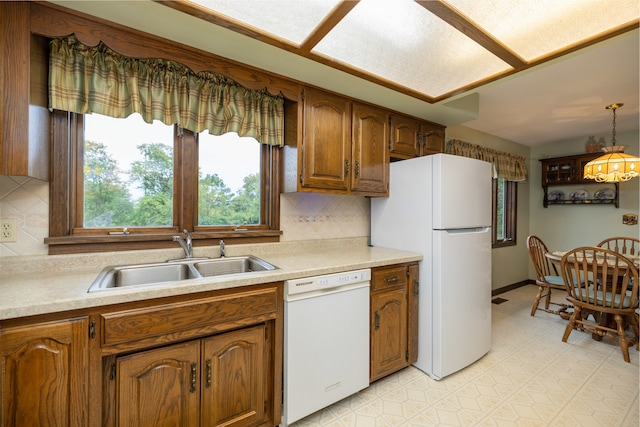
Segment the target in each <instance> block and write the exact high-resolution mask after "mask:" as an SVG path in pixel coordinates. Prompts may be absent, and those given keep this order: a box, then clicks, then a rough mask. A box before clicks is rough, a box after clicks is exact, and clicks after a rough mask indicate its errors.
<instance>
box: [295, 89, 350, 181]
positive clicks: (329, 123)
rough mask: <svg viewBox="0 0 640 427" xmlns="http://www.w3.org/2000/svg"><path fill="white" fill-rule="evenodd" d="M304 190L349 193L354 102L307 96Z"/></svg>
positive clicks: (309, 93) (318, 94)
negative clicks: (352, 103)
mask: <svg viewBox="0 0 640 427" xmlns="http://www.w3.org/2000/svg"><path fill="white" fill-rule="evenodd" d="M304 96H305V98H304V126H303V137H302V144H303V150H302V177H301V181H302V187H308V188H316V189H326V190H343V191H345V192H346V191H348V189H349V171H350V169H351V167H352V165H351V158H350V156H351V102H350V101H349V100H347V99H345V98H342V97H339V96H336V95H332V94H329V93H323V92H318V91H314V90H311V89H307V90H305V93H304Z"/></svg>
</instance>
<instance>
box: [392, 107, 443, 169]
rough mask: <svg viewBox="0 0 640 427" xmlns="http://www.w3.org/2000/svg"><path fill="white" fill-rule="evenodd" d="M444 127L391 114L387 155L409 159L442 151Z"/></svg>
mask: <svg viewBox="0 0 640 427" xmlns="http://www.w3.org/2000/svg"><path fill="white" fill-rule="evenodd" d="M444 129H445V128H444V127H443V126H440V125H436V124H434V123H429V122H424V121H422V120H418V119H414V118H412V117H408V116H402V115H396V114H394V115H392V116H391V140H390V143H389V155H390V157H393V158H396V159H410V158H412V157H420V156H426V155H429V154H436V153H442V152H443V151H444Z"/></svg>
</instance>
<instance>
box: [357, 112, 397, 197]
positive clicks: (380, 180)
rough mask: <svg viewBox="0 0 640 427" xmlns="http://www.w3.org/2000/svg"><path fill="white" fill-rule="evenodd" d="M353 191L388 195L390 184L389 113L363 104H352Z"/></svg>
mask: <svg viewBox="0 0 640 427" xmlns="http://www.w3.org/2000/svg"><path fill="white" fill-rule="evenodd" d="M352 121H353V123H352V125H353V138H352V139H353V145H352V151H351V153H352V154H351V159H352V168H353V170H352V171H351V191H352V192H357V193H359V194H375V195H380V194H386V193H387V191H388V182H389V155H388V152H387V143H388V135H389V112H388V111H386V110H383V109H380V108H375V107H371V106H369V105H364V104H358V103H354V104H353V119H352Z"/></svg>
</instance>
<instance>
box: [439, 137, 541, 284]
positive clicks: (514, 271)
mask: <svg viewBox="0 0 640 427" xmlns="http://www.w3.org/2000/svg"><path fill="white" fill-rule="evenodd" d="M449 139H459V140H462V141H466V142H470V143H472V144H478V145H482V146H484V147H489V148H493V149H494V150H498V151H504V152H507V153H512V154H515V155H519V156H524V157H525V158H526V159H529V151H530V148H529V147H527V146H524V145H521V144H517V143H515V142H513V141H508V140H506V139H502V138H498V137H496V136H493V135H489V134H486V133H483V132H479V131H476V130H473V129H471V128H467V127H464V126H451V127H448V128H447V129H446V140H449ZM529 176H531V171H529ZM531 182H532V181H531V178H529V179H528V180H527V181H524V182H520V183H518V215H517V218H516V225H517V228H516V245H515V246H507V247H503V248H496V249H493V250H492V251H491V253H492V257H491V263H492V264H491V270H492V271H491V284H492V289H498V288H503V287H505V286H509V285H512V284H514V283H518V282H521V281H524V280H527V279H529V278H533V277H535V276H529V275H528V266H529V254H528V252H527V248H526V239H527V236H528V235H529V201H530V197H529V187H530V184H531Z"/></svg>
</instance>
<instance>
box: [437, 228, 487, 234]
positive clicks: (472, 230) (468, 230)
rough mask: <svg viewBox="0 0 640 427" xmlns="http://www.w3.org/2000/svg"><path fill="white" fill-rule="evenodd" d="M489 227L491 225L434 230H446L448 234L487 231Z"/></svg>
mask: <svg viewBox="0 0 640 427" xmlns="http://www.w3.org/2000/svg"><path fill="white" fill-rule="evenodd" d="M490 228H491V227H473V228H449V229H446V230H436V231H446V232H447V233H449V234H465V233H485V232H487V231H489V229H490Z"/></svg>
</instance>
